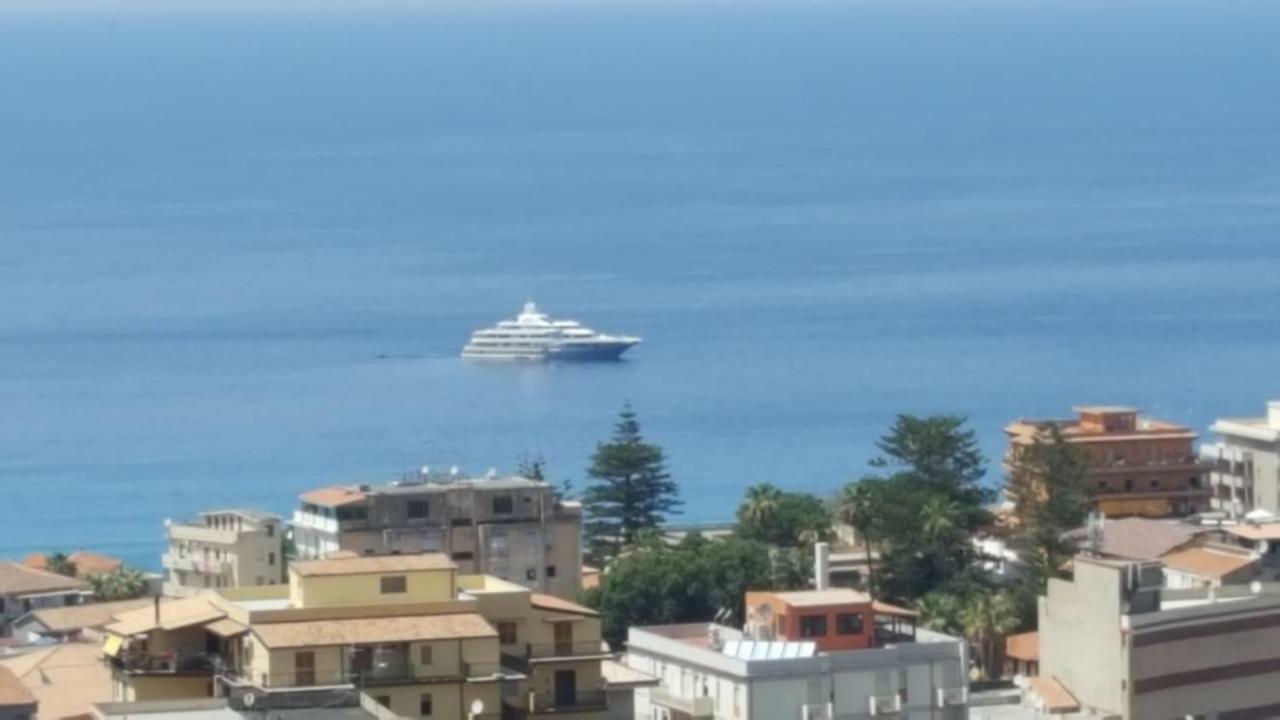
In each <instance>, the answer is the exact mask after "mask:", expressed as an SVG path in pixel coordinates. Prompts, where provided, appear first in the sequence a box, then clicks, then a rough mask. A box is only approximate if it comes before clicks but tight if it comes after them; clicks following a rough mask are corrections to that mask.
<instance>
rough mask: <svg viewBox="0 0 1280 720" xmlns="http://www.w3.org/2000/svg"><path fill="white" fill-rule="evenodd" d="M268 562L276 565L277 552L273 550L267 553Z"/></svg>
mask: <svg viewBox="0 0 1280 720" xmlns="http://www.w3.org/2000/svg"><path fill="white" fill-rule="evenodd" d="M267 564H268V565H275V564H276V554H275V553H273V552H269V553H267Z"/></svg>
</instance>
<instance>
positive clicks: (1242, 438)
mask: <svg viewBox="0 0 1280 720" xmlns="http://www.w3.org/2000/svg"><path fill="white" fill-rule="evenodd" d="M1209 429H1210V430H1211V431H1213V432H1214V433H1216V434H1217V435H1218V441H1217V442H1215V443H1207V444H1205V445H1202V446H1201V448H1200V455H1201V457H1202V459H1204V460H1206V461H1208V462H1209V463H1210V464H1211V466H1212V467H1211V470H1210V473H1209V485H1210V487H1211V488H1212V490H1213V496H1212V498H1211V500H1210V504H1211V507H1212V508H1213V509H1214V510H1220V511H1223V512H1226V513H1228V514H1229V515H1230V516H1232V517H1242V516H1244V515H1245V514H1247V513H1248V512H1250V511H1252V510H1266V511H1267V512H1269V513H1271V514H1273V515H1280V401H1273V402H1270V403H1267V414H1266V416H1265V417H1254V418H1223V419H1221V420H1218V421H1217V422H1215V423H1214V424H1213V425H1212V426H1211V427H1210V428H1209Z"/></svg>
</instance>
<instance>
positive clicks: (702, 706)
mask: <svg viewBox="0 0 1280 720" xmlns="http://www.w3.org/2000/svg"><path fill="white" fill-rule="evenodd" d="M649 700H650V702H652V703H653V704H655V705H659V706H661V707H664V708H666V709H668V710H671V711H672V714H673V715H677V716H680V717H685V718H689V719H690V720H702V719H703V718H712V717H714V716H715V713H716V704H715V700H713V699H712V698H709V697H705V696H697V697H690V698H686V697H680V696H678V695H673V694H671V693H669V692H667V691H666V689H664V688H661V687H656V688H654V689H653V690H650V691H649Z"/></svg>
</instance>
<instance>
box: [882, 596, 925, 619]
mask: <svg viewBox="0 0 1280 720" xmlns="http://www.w3.org/2000/svg"><path fill="white" fill-rule="evenodd" d="M871 609H872V611H873V612H875V614H877V615H888V616H890V617H899V618H907V619H910V620H914V619H916V618H918V617H920V613H918V612H916V611H915V610H908V609H907V608H903V607H898V606H897V605H890V604H889V603H886V602H880V601H879V600H876V601H875V602H874V603H872V604H871Z"/></svg>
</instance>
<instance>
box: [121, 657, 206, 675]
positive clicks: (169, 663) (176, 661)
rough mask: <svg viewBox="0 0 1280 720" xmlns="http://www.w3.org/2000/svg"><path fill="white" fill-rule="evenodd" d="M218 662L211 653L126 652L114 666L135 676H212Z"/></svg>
mask: <svg viewBox="0 0 1280 720" xmlns="http://www.w3.org/2000/svg"><path fill="white" fill-rule="evenodd" d="M218 662H219V659H218V656H217V655H212V654H209V653H177V652H171V653H155V654H152V653H139V652H125V653H122V654H121V655H120V656H119V657H116V658H114V659H113V660H112V665H114V666H115V667H116V668H118V669H120V670H123V671H125V672H127V673H131V674H135V675H212V674H213V673H214V672H215V671H216V670H217V668H218Z"/></svg>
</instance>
